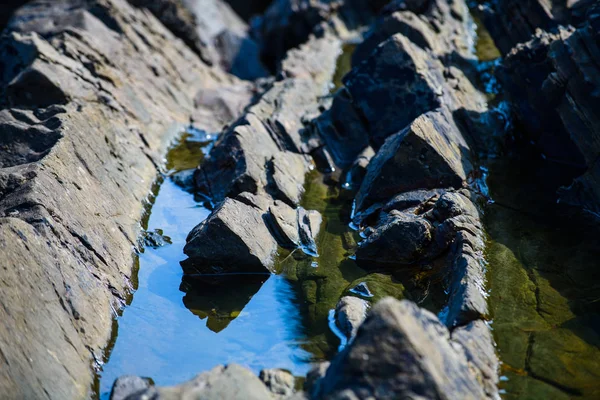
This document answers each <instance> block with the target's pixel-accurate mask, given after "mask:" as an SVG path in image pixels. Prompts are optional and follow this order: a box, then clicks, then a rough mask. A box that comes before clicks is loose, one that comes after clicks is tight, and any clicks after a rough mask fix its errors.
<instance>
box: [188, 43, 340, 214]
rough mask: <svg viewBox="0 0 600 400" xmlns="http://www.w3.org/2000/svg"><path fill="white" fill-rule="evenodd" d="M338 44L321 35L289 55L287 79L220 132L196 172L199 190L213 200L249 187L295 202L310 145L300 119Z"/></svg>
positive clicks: (328, 72) (321, 89)
mask: <svg viewBox="0 0 600 400" xmlns="http://www.w3.org/2000/svg"><path fill="white" fill-rule="evenodd" d="M340 46H341V44H340V42H339V40H337V39H334V38H333V37H331V36H326V37H324V38H321V39H316V38H315V39H313V40H311V41H310V42H309V43H307V44H306V45H305V46H303V47H302V48H300V49H298V50H296V51H293V52H291V53H290V54H289V56H288V58H287V59H286V60H285V61H284V62H283V65H282V67H281V69H282V71H283V72H284V73H285V75H289V76H290V78H288V79H283V80H281V81H278V82H275V83H274V84H273V86H272V87H271V88H270V89H269V90H268V91H267V92H266V93H265V94H264V95H263V96H262V97H261V99H260V100H259V101H258V102H257V103H256V104H255V105H253V106H252V107H250V108H249V109H248V112H247V113H246V114H245V115H244V117H243V118H242V119H240V120H239V121H237V122H236V123H235V124H234V125H233V126H232V127H231V128H229V129H228V130H227V131H225V132H224V133H223V135H222V136H221V138H220V139H219V140H218V142H217V143H216V144H215V147H214V148H213V149H212V150H211V152H210V154H209V156H208V157H207V159H206V160H205V161H204V163H203V164H202V165H201V167H200V168H199V169H198V171H197V172H196V186H197V188H198V190H199V191H200V192H203V193H205V194H207V195H208V196H209V197H210V198H211V199H212V200H213V201H214V202H220V201H222V200H223V199H224V198H225V197H227V196H229V197H233V196H235V195H237V194H239V193H241V192H244V191H248V192H252V193H254V194H257V193H260V192H266V193H269V194H270V195H272V196H273V197H274V198H276V199H279V200H283V201H285V202H287V203H289V204H290V205H297V204H298V202H299V200H300V196H301V194H302V191H303V189H302V188H303V186H304V175H305V174H306V172H308V169H309V161H308V158H307V157H306V156H305V155H304V154H305V153H308V152H309V151H310V150H311V149H310V146H309V145H308V139H309V138H308V137H306V132H305V129H304V125H303V123H302V122H303V118H304V116H306V115H309V114H310V113H315V112H316V110H317V106H318V96H321V95H324V94H325V93H327V85H328V82H329V81H330V79H331V76H332V75H333V73H334V71H335V61H336V58H337V55H338V54H339V49H340ZM317 54H319V55H318V56H317ZM322 55H323V56H322ZM311 59H312V61H311V62H306V61H307V60H311Z"/></svg>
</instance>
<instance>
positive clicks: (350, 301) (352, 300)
mask: <svg viewBox="0 0 600 400" xmlns="http://www.w3.org/2000/svg"><path fill="white" fill-rule="evenodd" d="M368 309H369V303H368V302H367V301H365V300H363V299H359V298H358V297H353V296H344V297H342V298H341V299H340V301H339V302H338V304H337V306H336V307H335V323H336V325H337V326H338V328H339V329H340V330H341V331H342V333H343V334H344V335H346V337H347V338H348V339H349V340H351V339H353V338H354V337H355V336H356V332H357V331H358V327H359V326H360V324H362V323H363V321H364V320H365V318H366V317H367V311H368Z"/></svg>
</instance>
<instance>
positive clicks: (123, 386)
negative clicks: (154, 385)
mask: <svg viewBox="0 0 600 400" xmlns="http://www.w3.org/2000/svg"><path fill="white" fill-rule="evenodd" d="M149 387H150V383H149V382H148V380H146V379H143V378H140V377H139V376H133V375H125V376H122V377H120V378H118V379H117V380H116V381H115V383H114V384H113V387H112V390H111V392H110V400H127V398H129V396H135V395H136V393H138V392H141V391H143V390H146V389H148V388H149Z"/></svg>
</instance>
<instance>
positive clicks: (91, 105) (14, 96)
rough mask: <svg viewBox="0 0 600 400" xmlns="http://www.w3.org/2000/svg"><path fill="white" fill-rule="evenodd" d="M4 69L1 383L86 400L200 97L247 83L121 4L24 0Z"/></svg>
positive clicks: (4, 41) (23, 391)
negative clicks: (153, 207) (164, 171)
mask: <svg viewBox="0 0 600 400" xmlns="http://www.w3.org/2000/svg"><path fill="white" fill-rule="evenodd" d="M5 4H6V3H3V4H2V7H0V8H2V9H3V10H4V7H5ZM0 71H1V72H0V86H1V87H2V89H1V90H0V104H2V106H1V108H2V111H1V112H0V114H1V115H0V142H2V146H1V147H2V148H1V149H0V216H1V217H0V249H1V250H0V259H2V262H1V264H2V268H0V276H1V277H0V280H2V282H3V283H2V290H1V291H0V303H2V304H3V305H4V306H3V307H0V319H1V320H2V327H3V328H2V329H0V343H2V344H1V347H2V357H0V387H2V393H3V396H4V397H6V398H8V399H13V398H14V399H20V398H27V399H37V398H57V399H78V398H86V397H89V396H90V394H89V392H90V388H91V387H92V383H93V380H94V376H95V371H94V365H95V360H101V359H102V354H104V350H105V349H106V346H107V344H108V341H109V339H110V333H111V331H112V330H113V327H114V325H113V323H114V316H115V311H117V310H120V309H121V308H122V307H123V306H124V305H125V303H126V300H125V299H127V298H128V296H129V294H130V293H131V289H132V285H133V283H132V282H131V281H130V280H131V277H132V274H133V271H132V269H133V266H134V258H135V254H134V252H133V251H132V248H134V247H137V237H138V235H139V233H140V221H141V219H142V216H143V215H144V213H145V200H146V198H147V196H148V193H149V192H150V189H151V187H152V184H153V182H154V179H155V178H156V176H157V166H160V164H161V162H162V161H161V160H162V157H163V156H164V154H165V153H166V150H167V148H168V146H169V143H171V141H172V139H173V138H175V137H176V136H177V135H178V134H179V133H180V132H181V131H182V129H183V127H184V126H185V125H187V124H188V123H189V119H190V116H191V115H192V114H194V113H195V112H196V111H197V110H196V109H195V105H194V101H193V99H194V96H195V95H196V94H197V93H198V92H199V91H200V90H201V89H203V88H205V87H211V88H212V89H213V90H215V91H218V90H219V89H220V88H222V87H226V86H227V87H229V86H235V85H241V86H246V87H247V84H245V83H242V82H241V81H239V80H238V79H236V78H234V77H232V76H229V75H226V74H225V73H223V71H221V70H218V69H214V68H210V67H209V66H207V65H206V64H205V63H204V62H202V60H201V59H200V58H199V57H198V56H197V55H196V54H195V53H194V52H193V51H192V50H190V49H189V48H188V47H187V46H185V44H184V43H183V42H182V41H180V40H179V39H177V38H176V37H175V36H174V35H173V34H172V33H171V32H170V31H169V30H167V29H166V28H165V27H164V26H163V25H162V24H161V23H160V22H159V21H158V20H157V19H156V18H154V17H153V15H152V14H150V13H148V12H145V11H142V10H139V9H136V8H134V7H131V5H130V4H129V3H127V2H126V1H124V0H96V1H89V2H88V1H85V2H82V1H68V0H62V1H41V0H35V1H31V2H28V4H27V5H25V6H23V7H22V8H20V9H19V10H18V12H16V13H15V14H14V17H13V18H12V20H11V22H10V24H9V26H7V28H6V29H5V31H4V33H3V35H2V38H1V39H0ZM247 98H248V99H250V94H248V97H247ZM248 101H249V100H248ZM236 117H237V116H236ZM227 122H228V121H223V120H220V118H219V117H218V116H215V117H213V118H212V120H210V121H209V120H199V121H198V123H199V125H198V126H200V127H204V124H205V123H208V124H213V123H218V124H220V125H222V124H225V123H227ZM32 304H38V305H43V306H41V307H31V305H32ZM15 332H26V334H25V333H23V334H19V335H16V334H15ZM49 349H50V351H49Z"/></svg>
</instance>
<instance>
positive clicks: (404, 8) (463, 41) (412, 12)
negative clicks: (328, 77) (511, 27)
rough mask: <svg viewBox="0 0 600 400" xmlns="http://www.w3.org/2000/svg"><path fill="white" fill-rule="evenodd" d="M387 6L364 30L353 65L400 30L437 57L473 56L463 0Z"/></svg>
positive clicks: (470, 20)
mask: <svg viewBox="0 0 600 400" xmlns="http://www.w3.org/2000/svg"><path fill="white" fill-rule="evenodd" d="M393 3H394V2H392V4H389V5H388V6H387V7H386V10H385V14H387V15H384V16H383V17H381V18H380V19H378V20H377V21H376V23H375V24H373V27H372V28H371V29H370V30H369V32H367V33H366V35H365V38H364V40H363V42H362V43H361V44H359V45H358V46H357V48H356V51H355V52H354V54H353V55H352V64H353V65H354V66H357V65H359V64H360V63H361V62H362V61H363V60H365V59H367V58H368V57H369V55H370V54H371V53H372V52H373V51H374V50H375V48H377V46H378V45H379V44H380V43H382V42H384V41H385V40H386V39H388V38H389V37H391V36H393V35H395V34H397V33H401V34H402V35H403V36H405V37H407V38H408V39H409V40H410V41H412V42H413V43H414V44H416V45H417V46H419V47H420V48H422V49H424V50H430V51H432V52H433V54H435V55H436V56H447V55H453V56H455V57H456V56H460V57H462V58H465V59H472V58H473V54H472V53H473V42H474V38H473V31H472V24H473V21H472V19H471V17H470V15H469V9H468V7H467V4H466V2H464V1H453V2H447V1H443V0H431V1H413V2H406V1H400V2H395V3H396V4H395V5H394V4H393Z"/></svg>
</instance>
